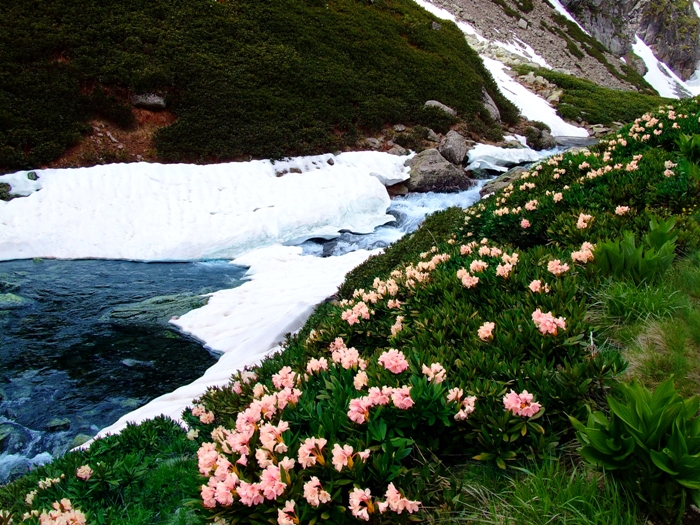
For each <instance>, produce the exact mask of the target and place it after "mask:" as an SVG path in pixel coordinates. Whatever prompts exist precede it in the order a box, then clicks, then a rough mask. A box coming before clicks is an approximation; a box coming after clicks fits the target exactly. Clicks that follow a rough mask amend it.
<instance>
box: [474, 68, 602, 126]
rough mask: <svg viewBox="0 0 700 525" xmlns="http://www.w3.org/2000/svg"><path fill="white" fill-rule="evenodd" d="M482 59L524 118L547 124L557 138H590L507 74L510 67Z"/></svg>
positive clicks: (505, 94)
mask: <svg viewBox="0 0 700 525" xmlns="http://www.w3.org/2000/svg"><path fill="white" fill-rule="evenodd" d="M481 59H482V60H483V61H484V65H485V66H486V68H487V69H488V70H489V71H490V72H491V75H492V76H493V78H494V80H495V81H496V84H498V89H500V90H501V93H503V95H504V96H505V97H506V98H507V99H508V100H510V101H511V102H512V103H513V104H515V105H516V106H517V107H518V109H519V110H520V113H522V114H523V115H524V116H526V117H527V118H529V119H530V120H539V121H540V122H544V123H545V124H547V125H548V126H549V127H550V128H551V129H552V135H553V136H555V137H557V136H560V137H587V136H588V132H587V131H586V130H585V129H584V128H577V127H576V126H574V125H572V124H569V123H567V122H564V120H563V119H562V118H561V117H560V116H559V115H557V112H556V110H555V109H554V108H553V107H552V106H551V105H550V104H549V102H547V101H546V100H544V99H543V98H542V97H540V96H537V95H535V94H534V93H532V92H531V91H529V90H528V89H527V88H526V87H525V86H523V85H522V84H519V83H518V82H517V81H515V80H513V79H512V78H511V77H510V75H508V73H506V70H509V69H510V68H509V67H508V66H506V65H504V64H502V63H500V62H499V61H498V60H493V59H491V58H488V57H485V56H482V57H481Z"/></svg>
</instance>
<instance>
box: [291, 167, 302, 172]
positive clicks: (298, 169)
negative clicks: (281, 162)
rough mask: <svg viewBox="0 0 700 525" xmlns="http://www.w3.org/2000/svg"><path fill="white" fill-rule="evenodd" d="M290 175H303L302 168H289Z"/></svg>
mask: <svg viewBox="0 0 700 525" xmlns="http://www.w3.org/2000/svg"><path fill="white" fill-rule="evenodd" d="M289 173H301V168H289Z"/></svg>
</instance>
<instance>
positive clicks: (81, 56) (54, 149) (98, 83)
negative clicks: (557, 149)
mask: <svg viewBox="0 0 700 525" xmlns="http://www.w3.org/2000/svg"><path fill="white" fill-rule="evenodd" d="M434 20H436V19H435V18H434V17H433V15H430V14H428V13H427V12H426V11H424V10H423V9H421V8H420V7H418V6H417V5H416V4H414V3H413V2H411V1H410V0H393V1H391V2H389V1H387V0H377V1H376V2H365V1H360V0H329V1H327V2H320V1H316V0H281V1H278V2H271V1H263V2H259V1H258V2H253V1H250V0H243V1H236V2H232V1H221V2H215V1H211V0H180V1H177V2H166V1H163V0H157V1H146V0H129V1H126V2H124V1H118V0H107V1H96V0H80V1H77V2H76V1H73V0H49V1H43V0H30V1H26V0H8V1H5V2H2V4H1V5H0V130H1V131H0V170H10V169H18V168H27V167H35V166H38V165H41V164H43V163H46V162H48V161H51V160H53V159H55V158H56V157H57V156H58V155H60V154H61V153H62V152H63V151H64V150H65V148H66V147H68V146H70V145H71V144H74V143H75V142H76V141H77V140H79V138H80V134H81V133H83V132H85V131H86V127H85V123H86V122H87V119H88V118H90V116H92V115H99V116H102V117H103V118H107V119H109V120H112V121H114V122H115V123H116V124H118V125H121V126H126V127H129V126H132V125H133V117H130V116H129V109H128V107H127V106H126V105H125V104H124V103H125V102H126V103H127V104H128V102H129V101H128V97H129V95H130V94H132V93H143V92H156V93H160V94H162V95H164V96H165V98H166V100H167V102H168V105H169V108H170V109H171V110H172V111H174V112H175V114H176V115H177V117H178V119H177V121H176V122H175V123H174V124H173V125H171V126H169V127H167V128H164V129H162V130H161V131H160V132H159V133H158V135H157V137H156V145H157V149H158V155H159V156H160V157H161V158H163V159H166V160H174V161H182V160H190V161H198V160H222V159H232V158H234V157H236V156H239V155H242V154H250V155H255V156H264V157H279V156H283V155H287V154H292V153H299V154H300V153H311V152H318V151H321V150H326V151H328V150H333V149H338V148H340V147H341V146H343V145H344V144H346V143H349V142H353V141H354V140H355V139H356V138H357V137H358V134H359V132H360V131H362V130H370V131H371V130H376V129H378V128H380V127H381V126H383V125H386V124H393V123H398V122H403V123H405V124H414V123H417V124H423V125H428V126H431V127H433V126H434V127H435V128H436V130H444V129H446V126H448V125H449V124H450V123H451V122H452V119H451V118H450V117H449V116H446V115H441V114H438V113H436V112H435V111H434V110H429V109H425V108H424V107H423V104H424V102H425V101H426V100H430V99H436V100H440V101H441V102H443V103H445V104H447V105H449V106H451V107H453V108H455V109H456V110H457V112H458V113H459V116H460V117H462V118H463V119H465V120H466V121H468V122H470V121H474V122H475V123H476V122H478V121H479V119H481V118H483V119H485V122H486V125H487V126H494V125H495V124H494V123H492V122H491V120H490V118H488V116H487V113H486V111H485V109H484V108H483V105H482V103H481V102H480V100H481V97H482V90H483V89H486V91H487V92H488V93H489V94H490V95H491V97H492V98H493V99H494V100H495V102H496V104H497V105H498V107H499V109H500V111H501V115H502V116H503V119H504V120H505V121H506V122H513V121H514V120H515V119H516V118H517V114H518V111H517V109H516V108H515V106H513V105H512V104H511V103H510V102H508V101H507V100H506V99H505V98H504V97H503V95H501V94H500V92H499V91H498V89H497V87H496V84H495V82H494V81H493V79H492V78H491V76H490V74H489V73H488V71H487V70H486V69H485V68H484V66H483V64H482V62H481V60H480V59H479V57H478V55H477V54H476V53H475V52H474V51H473V50H472V49H471V48H470V47H469V46H468V44H467V43H466V41H465V39H464V35H463V34H462V32H461V31H460V30H459V29H458V28H457V26H456V25H454V24H452V23H450V22H446V21H444V20H441V21H440V24H441V29H440V30H439V31H436V30H434V29H432V22H433V21H434Z"/></svg>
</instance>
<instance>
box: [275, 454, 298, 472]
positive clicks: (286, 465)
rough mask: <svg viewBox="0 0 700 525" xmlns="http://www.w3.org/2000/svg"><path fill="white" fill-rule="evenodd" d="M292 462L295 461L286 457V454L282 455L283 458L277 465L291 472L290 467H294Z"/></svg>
mask: <svg viewBox="0 0 700 525" xmlns="http://www.w3.org/2000/svg"><path fill="white" fill-rule="evenodd" d="M294 464H295V461H294V460H293V459H292V458H288V457H287V456H284V458H283V459H282V460H281V461H280V463H279V466H280V468H281V469H284V470H285V471H286V472H291V471H292V469H294Z"/></svg>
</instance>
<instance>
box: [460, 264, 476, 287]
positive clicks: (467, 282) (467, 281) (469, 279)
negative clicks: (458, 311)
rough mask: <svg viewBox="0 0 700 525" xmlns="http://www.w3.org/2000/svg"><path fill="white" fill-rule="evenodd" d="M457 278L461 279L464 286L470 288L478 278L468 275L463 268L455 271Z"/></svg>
mask: <svg viewBox="0 0 700 525" xmlns="http://www.w3.org/2000/svg"><path fill="white" fill-rule="evenodd" d="M457 278H458V279H461V280H462V286H464V287H465V288H472V287H474V286H476V285H477V284H478V283H479V278H478V277H474V276H472V275H470V274H469V272H467V270H465V269H464V268H462V269H460V270H458V271H457Z"/></svg>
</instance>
